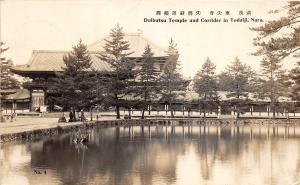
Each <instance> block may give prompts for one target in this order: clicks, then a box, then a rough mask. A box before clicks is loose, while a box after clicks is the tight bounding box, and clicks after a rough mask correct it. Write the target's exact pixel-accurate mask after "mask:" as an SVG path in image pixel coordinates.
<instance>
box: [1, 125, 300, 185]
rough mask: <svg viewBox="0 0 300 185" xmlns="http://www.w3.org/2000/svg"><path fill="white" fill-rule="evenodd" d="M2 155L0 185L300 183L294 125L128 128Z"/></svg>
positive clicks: (65, 137) (33, 144) (17, 147)
mask: <svg viewBox="0 0 300 185" xmlns="http://www.w3.org/2000/svg"><path fill="white" fill-rule="evenodd" d="M88 133H89V141H88V142H87V143H86V144H75V143H74V142H73V139H72V138H73V136H74V134H62V135H58V136H53V137H47V138H43V139H36V140H34V141H30V142H17V143H5V144H2V145H1V148H0V184H1V185H27V184H28V185H29V184H30V185H40V184H49V185H57V184H64V185H76V184H86V185H90V184H95V185H106V184H111V185H202V184H206V185H241V184H243V185H247V184H249V185H252V184H253V185H268V184H270V185H289V184H297V182H298V181H300V127H299V126H295V125H289V126H287V125H257V124H256V125H251V126H250V125H245V126H236V125H222V126H220V125H209V126H190V127H189V126H162V125H159V126H154V125H153V126H144V127H142V126H133V127H119V128H97V129H94V130H89V131H88Z"/></svg>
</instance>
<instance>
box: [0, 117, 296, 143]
mask: <svg viewBox="0 0 300 185" xmlns="http://www.w3.org/2000/svg"><path fill="white" fill-rule="evenodd" d="M32 120H34V118H33V119H32ZM299 123H300V120H298V119H245V118H240V119H214V118H207V119H204V118H184V119H182V118H173V119H169V118H168V119H162V118H158V119H144V120H141V119H131V120H99V121H89V122H85V123H82V122H74V123H52V124H47V125H43V126H40V127H39V126H38V124H36V125H35V126H33V127H32V128H26V129H25V130H24V131H22V130H17V131H16V130H15V129H13V127H12V126H10V127H11V129H10V128H9V129H6V132H0V133H1V135H0V142H1V143H3V142H9V141H18V140H31V139H33V138H37V137H43V136H51V135H57V134H60V133H71V132H77V131H81V130H86V129H90V128H95V127H117V126H137V125H145V126H146V125H157V124H158V125H174V126H180V125H210V124H213V125H230V124H232V125H258V124H286V125H294V124H299ZM0 124H1V123H0ZM12 124H13V123H12ZM299 125H300V124H299ZM15 127H17V125H16V126H15ZM0 129H4V127H0ZM10 130H11V131H10Z"/></svg>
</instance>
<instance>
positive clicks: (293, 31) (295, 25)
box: [250, 1, 300, 60]
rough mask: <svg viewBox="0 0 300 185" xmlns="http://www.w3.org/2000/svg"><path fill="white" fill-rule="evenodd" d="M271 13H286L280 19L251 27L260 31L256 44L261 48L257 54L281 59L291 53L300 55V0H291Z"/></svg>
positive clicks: (255, 40)
mask: <svg viewBox="0 0 300 185" xmlns="http://www.w3.org/2000/svg"><path fill="white" fill-rule="evenodd" d="M270 13H274V14H277V13H284V14H286V16H283V17H281V18H279V19H278V20H272V21H268V22H266V23H265V24H264V25H262V26H259V27H256V28H250V29H251V30H253V31H256V32H258V36H257V37H256V38H255V39H254V45H256V46H258V47H259V49H258V51H257V52H256V53H255V54H256V55H269V54H271V55H272V56H274V57H277V58H278V60H281V59H283V58H285V57H287V56H289V55H291V54H292V55H294V56H296V57H299V54H300V53H299V52H300V2H299V1H289V2H288V5H287V6H285V7H282V8H281V9H278V10H273V11H270Z"/></svg>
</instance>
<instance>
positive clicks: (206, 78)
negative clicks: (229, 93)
mask: <svg viewBox="0 0 300 185" xmlns="http://www.w3.org/2000/svg"><path fill="white" fill-rule="evenodd" d="M215 70H216V66H215V64H214V63H212V62H211V61H210V59H209V58H207V59H206V62H205V63H204V64H203V65H202V68H201V69H200V70H199V71H198V72H197V73H196V75H195V77H194V80H193V82H194V90H195V92H197V93H198V94H199V97H200V100H199V101H200V102H202V109H203V113H204V117H206V107H207V106H209V105H210V106H212V105H214V104H216V102H217V101H218V99H219V97H218V93H217V88H218V87H217V80H216V74H215Z"/></svg>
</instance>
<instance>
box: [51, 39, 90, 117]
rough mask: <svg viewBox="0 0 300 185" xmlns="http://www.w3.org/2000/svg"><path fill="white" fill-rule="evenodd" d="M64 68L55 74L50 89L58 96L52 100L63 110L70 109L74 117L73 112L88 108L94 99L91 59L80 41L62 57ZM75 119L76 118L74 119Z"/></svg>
mask: <svg viewBox="0 0 300 185" xmlns="http://www.w3.org/2000/svg"><path fill="white" fill-rule="evenodd" d="M63 61H64V64H65V67H62V70H63V71H62V72H57V73H56V74H57V78H54V79H53V83H52V86H50V88H51V89H52V90H54V91H56V92H57V93H58V94H59V95H60V96H58V97H54V100H55V101H56V102H58V103H59V104H60V105H62V106H63V107H65V108H70V109H72V111H73V114H74V116H75V110H80V109H82V108H86V107H89V106H90V105H91V101H92V100H93V99H94V95H95V93H93V86H94V85H95V80H94V79H95V77H93V75H92V72H91V64H92V63H91V57H90V55H89V53H88V50H87V47H86V45H85V44H83V43H82V40H80V41H79V42H78V44H77V45H75V46H73V50H72V51H71V52H70V53H68V54H66V55H64V57H63ZM75 119H76V118H75Z"/></svg>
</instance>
